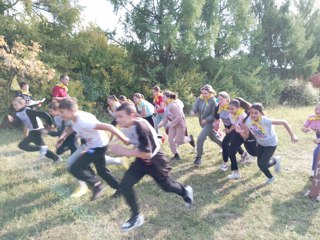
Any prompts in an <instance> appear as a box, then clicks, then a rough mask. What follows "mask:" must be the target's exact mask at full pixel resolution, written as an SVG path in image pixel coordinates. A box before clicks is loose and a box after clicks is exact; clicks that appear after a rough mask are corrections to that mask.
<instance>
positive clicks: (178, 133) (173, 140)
mask: <svg viewBox="0 0 320 240" xmlns="http://www.w3.org/2000/svg"><path fill="white" fill-rule="evenodd" d="M168 141H169V145H170V150H171V152H172V153H173V154H177V153H178V151H177V147H178V146H179V145H182V144H184V143H188V142H190V137H187V136H185V128H184V127H172V128H169V135H168Z"/></svg>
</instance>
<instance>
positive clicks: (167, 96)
mask: <svg viewBox="0 0 320 240" xmlns="http://www.w3.org/2000/svg"><path fill="white" fill-rule="evenodd" d="M176 99H177V95H176V94H175V93H174V92H171V91H165V92H163V94H162V101H164V102H165V103H167V102H169V101H170V100H176Z"/></svg>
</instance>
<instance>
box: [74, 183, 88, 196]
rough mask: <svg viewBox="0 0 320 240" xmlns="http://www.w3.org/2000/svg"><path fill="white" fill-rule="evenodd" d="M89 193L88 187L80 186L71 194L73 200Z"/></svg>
mask: <svg viewBox="0 0 320 240" xmlns="http://www.w3.org/2000/svg"><path fill="white" fill-rule="evenodd" d="M87 192H89V188H88V187H87V185H80V186H79V187H77V188H76V189H75V190H74V191H73V193H72V194H71V198H79V197H81V196H83V195H85V194H86V193H87Z"/></svg>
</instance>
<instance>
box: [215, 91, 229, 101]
mask: <svg viewBox="0 0 320 240" xmlns="http://www.w3.org/2000/svg"><path fill="white" fill-rule="evenodd" d="M219 96H220V97H223V98H225V99H228V100H229V102H230V100H231V99H230V95H229V93H227V92H226V91H222V92H219V93H218V97H219Z"/></svg>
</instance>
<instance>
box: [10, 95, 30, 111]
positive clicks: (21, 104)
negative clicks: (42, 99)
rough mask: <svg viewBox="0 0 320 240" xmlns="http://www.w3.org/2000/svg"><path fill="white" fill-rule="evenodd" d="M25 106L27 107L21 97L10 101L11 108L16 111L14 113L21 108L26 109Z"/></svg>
mask: <svg viewBox="0 0 320 240" xmlns="http://www.w3.org/2000/svg"><path fill="white" fill-rule="evenodd" d="M26 105H27V103H26V101H25V100H24V99H23V98H22V97H16V98H15V99H13V101H12V106H13V108H14V110H16V111H19V110H21V109H22V108H24V107H26Z"/></svg>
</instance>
